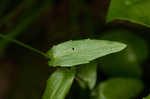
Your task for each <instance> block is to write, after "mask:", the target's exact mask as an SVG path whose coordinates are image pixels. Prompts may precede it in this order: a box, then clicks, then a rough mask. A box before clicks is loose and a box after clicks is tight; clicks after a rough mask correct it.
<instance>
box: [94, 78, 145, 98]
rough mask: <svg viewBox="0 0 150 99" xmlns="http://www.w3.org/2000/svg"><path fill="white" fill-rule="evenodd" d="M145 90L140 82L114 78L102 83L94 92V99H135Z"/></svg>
mask: <svg viewBox="0 0 150 99" xmlns="http://www.w3.org/2000/svg"><path fill="white" fill-rule="evenodd" d="M142 90H143V83H142V82H141V81H140V80H136V79H131V78H112V79H109V80H106V81H104V82H103V83H100V84H99V85H98V87H97V88H96V89H95V90H94V91H93V92H92V97H93V98H92V99H133V98H135V97H136V96H137V95H139V94H140V92H141V91H142Z"/></svg>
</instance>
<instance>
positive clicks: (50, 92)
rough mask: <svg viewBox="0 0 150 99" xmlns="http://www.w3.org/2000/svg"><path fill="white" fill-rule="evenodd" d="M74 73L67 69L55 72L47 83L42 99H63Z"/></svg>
mask: <svg viewBox="0 0 150 99" xmlns="http://www.w3.org/2000/svg"><path fill="white" fill-rule="evenodd" d="M74 77H75V72H74V71H73V70H68V69H59V70H57V71H55V72H54V73H53V74H52V75H51V76H50V78H49V79H48V81H47V86H46V89H45V92H44V95H43V98H42V99H65V96H66V95H67V93H68V92H69V89H70V87H71V85H72V83H73V80H74Z"/></svg>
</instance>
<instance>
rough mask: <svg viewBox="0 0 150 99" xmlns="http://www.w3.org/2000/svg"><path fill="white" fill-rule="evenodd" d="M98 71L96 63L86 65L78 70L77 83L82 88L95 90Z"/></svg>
mask: <svg viewBox="0 0 150 99" xmlns="http://www.w3.org/2000/svg"><path fill="white" fill-rule="evenodd" d="M96 70H97V63H96V62H91V63H88V64H84V65H81V66H80V67H79V68H78V72H77V77H78V78H79V79H77V81H78V83H79V85H80V86H81V87H82V88H84V89H86V88H87V87H88V88H89V89H93V88H94V87H95V84H96V79H97V71H96Z"/></svg>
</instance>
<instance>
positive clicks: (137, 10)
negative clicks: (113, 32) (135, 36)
mask: <svg viewBox="0 0 150 99" xmlns="http://www.w3.org/2000/svg"><path fill="white" fill-rule="evenodd" d="M148 9H150V0H111V3H110V7H109V11H108V17H107V21H108V22H109V21H112V20H114V19H123V20H128V21H131V22H135V23H138V24H142V25H145V26H148V27H150V12H149V10H148Z"/></svg>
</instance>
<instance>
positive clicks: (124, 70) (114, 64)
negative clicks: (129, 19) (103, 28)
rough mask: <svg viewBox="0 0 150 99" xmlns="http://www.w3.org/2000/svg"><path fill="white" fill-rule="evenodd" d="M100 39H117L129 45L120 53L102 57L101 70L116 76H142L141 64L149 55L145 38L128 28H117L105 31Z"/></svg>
mask: <svg viewBox="0 0 150 99" xmlns="http://www.w3.org/2000/svg"><path fill="white" fill-rule="evenodd" d="M100 39H107V40H115V41H119V42H123V43H126V44H127V45H128V47H127V48H126V49H125V50H123V51H121V52H119V53H114V54H111V55H108V56H105V57H103V58H101V60H100V63H101V67H100V68H101V71H103V72H104V73H105V74H106V75H109V76H115V77H116V76H117V77H118V76H119V77H120V76H121V77H138V78H139V77H141V76H142V69H141V67H140V64H142V63H143V62H144V61H145V60H146V59H147V57H148V45H147V43H146V41H145V40H144V39H143V38H141V37H139V36H138V35H135V34H133V33H132V32H130V31H128V30H124V29H117V30H111V31H108V32H105V33H104V35H103V36H102V37H101V38H100ZM139 45H140V46H139Z"/></svg>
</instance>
